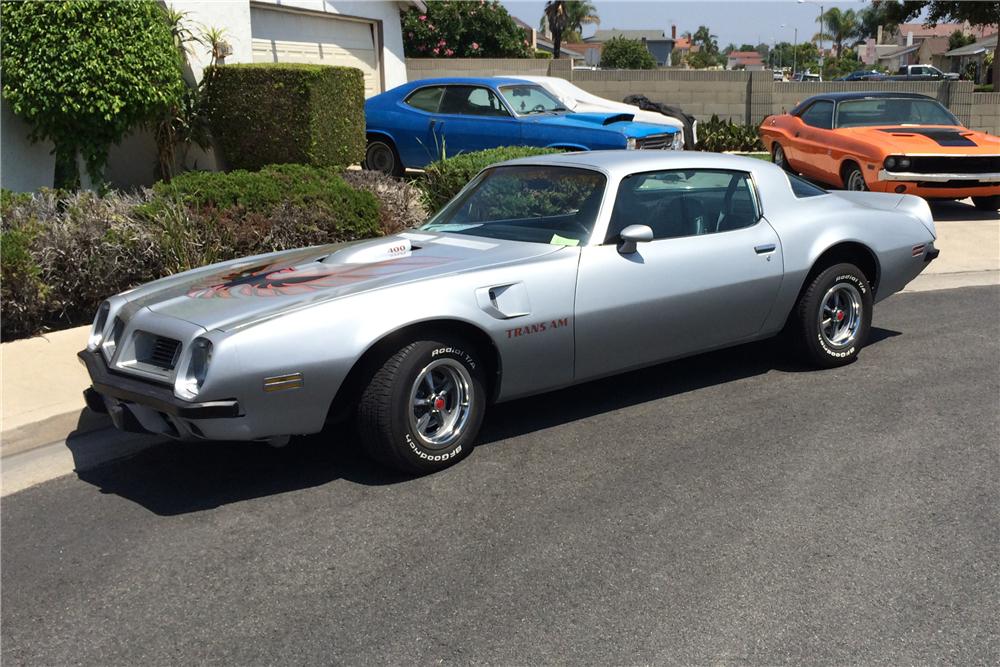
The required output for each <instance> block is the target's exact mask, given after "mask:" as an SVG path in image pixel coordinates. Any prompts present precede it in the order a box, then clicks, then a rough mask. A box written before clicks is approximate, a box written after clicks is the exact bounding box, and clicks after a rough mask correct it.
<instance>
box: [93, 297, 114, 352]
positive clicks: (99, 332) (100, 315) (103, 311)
mask: <svg viewBox="0 0 1000 667" xmlns="http://www.w3.org/2000/svg"><path fill="white" fill-rule="evenodd" d="M109 312H111V304H110V303H108V302H107V301H105V302H104V303H102V304H101V306H100V307H99V308H98V309H97V315H96V316H95V317H94V325H93V326H92V327H90V338H89V339H88V340H87V349H88V350H90V351H91V352H93V351H94V350H96V349H97V348H98V347H99V346H100V345H101V340H102V339H103V338H104V326H105V325H106V324H107V323H108V313H109Z"/></svg>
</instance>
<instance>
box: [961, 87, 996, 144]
mask: <svg viewBox="0 0 1000 667" xmlns="http://www.w3.org/2000/svg"><path fill="white" fill-rule="evenodd" d="M970 97H971V98H972V101H971V103H970V104H969V127H971V128H972V129H973V130H982V131H983V132H989V133H990V134H996V135H1000V93H972V95H970Z"/></svg>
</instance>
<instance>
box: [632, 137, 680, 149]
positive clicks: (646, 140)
mask: <svg viewBox="0 0 1000 667" xmlns="http://www.w3.org/2000/svg"><path fill="white" fill-rule="evenodd" d="M672 141H673V135H670V134H651V135H649V136H648V137H643V138H642V139H639V140H637V141H636V142H635V147H636V148H637V149H639V150H642V151H663V150H667V149H669V148H670V144H671V142H672Z"/></svg>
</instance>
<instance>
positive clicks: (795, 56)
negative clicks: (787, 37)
mask: <svg viewBox="0 0 1000 667" xmlns="http://www.w3.org/2000/svg"><path fill="white" fill-rule="evenodd" d="M798 63H799V29H798V28H796V29H795V38H794V40H793V41H792V78H793V79H794V78H795V70H796V68H797V67H798Z"/></svg>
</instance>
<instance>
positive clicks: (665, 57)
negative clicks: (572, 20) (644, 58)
mask: <svg viewBox="0 0 1000 667" xmlns="http://www.w3.org/2000/svg"><path fill="white" fill-rule="evenodd" d="M615 37H624V38H625V39H634V40H636V41H639V42H642V43H643V44H644V45H645V46H646V50H647V51H649V53H650V54H652V56H653V59H654V60H656V64H657V65H659V66H660V67H664V66H669V65H670V53H671V52H672V51H673V49H674V40H673V38H672V37H667V34H666V33H665V32H664V31H662V30H618V29H617V28H612V29H611V30H598V31H597V32H595V33H594V34H593V35H592V36H590V37H585V38H584V40H583V41H584V43H585V44H604V43H605V42H608V41H610V40H612V39H614V38H615Z"/></svg>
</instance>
